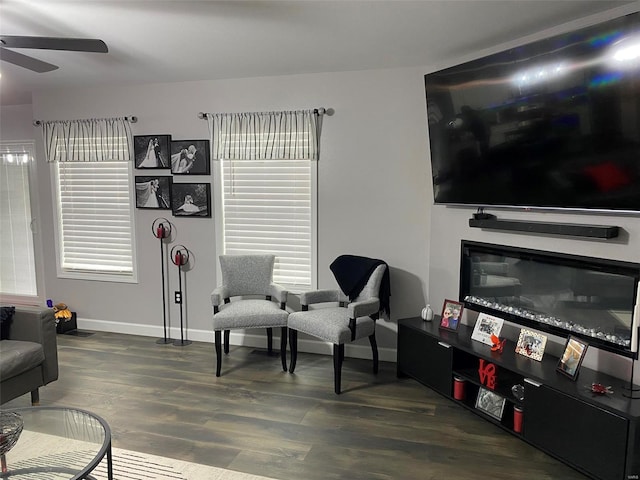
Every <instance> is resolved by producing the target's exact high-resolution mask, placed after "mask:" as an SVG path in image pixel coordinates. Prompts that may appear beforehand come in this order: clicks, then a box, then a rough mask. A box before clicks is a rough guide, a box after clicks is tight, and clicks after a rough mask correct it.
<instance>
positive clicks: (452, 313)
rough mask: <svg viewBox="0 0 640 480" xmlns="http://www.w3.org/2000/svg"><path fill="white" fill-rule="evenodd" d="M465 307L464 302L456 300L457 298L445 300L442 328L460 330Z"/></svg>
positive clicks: (441, 319) (441, 321)
mask: <svg viewBox="0 0 640 480" xmlns="http://www.w3.org/2000/svg"><path fill="white" fill-rule="evenodd" d="M463 309H464V306H463V305H462V303H460V302H456V301H455V300H445V301H444V304H443V305H442V314H441V318H440V328H444V329H445V330H452V331H456V330H458V327H459V326H460V319H461V318H462V310H463Z"/></svg>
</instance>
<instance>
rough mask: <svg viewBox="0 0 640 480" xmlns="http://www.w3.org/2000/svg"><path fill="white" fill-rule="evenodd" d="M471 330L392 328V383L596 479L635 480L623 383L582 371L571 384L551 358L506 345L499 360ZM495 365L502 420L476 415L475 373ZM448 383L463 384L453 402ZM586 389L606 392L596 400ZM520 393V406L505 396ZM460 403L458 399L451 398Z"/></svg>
mask: <svg viewBox="0 0 640 480" xmlns="http://www.w3.org/2000/svg"><path fill="white" fill-rule="evenodd" d="M472 331H473V329H472V328H471V327H468V326H466V325H461V326H460V328H459V330H458V331H457V332H452V331H447V330H441V329H440V328H439V318H438V316H436V318H434V320H433V321H432V322H425V321H423V320H422V319H421V318H407V319H403V320H400V321H399V322H398V364H397V368H398V376H405V375H408V376H410V377H413V378H415V379H416V380H418V381H419V382H420V383H422V384H424V385H426V386H428V387H430V388H432V389H433V390H435V391H436V392H438V393H441V394H442V395H444V396H446V397H447V398H450V399H451V400H452V401H454V402H457V403H458V404H460V405H461V406H463V407H465V408H468V409H470V410H472V411H474V412H475V413H477V414H478V415H480V416H482V417H483V418H485V419H486V420H488V421H490V422H491V423H494V424H495V425H498V426H499V427H501V428H503V429H505V430H507V431H509V432H511V433H512V434H513V435H515V436H516V437H519V438H521V439H522V440H524V441H526V442H528V443H530V444H531V445H533V446H535V447H537V448H539V449H540V450H543V451H544V452H546V453H548V454H550V455H552V456H554V457H556V458H558V459H559V460H561V461H562V462H564V463H566V464H568V465H570V466H572V467H573V468H575V469H577V470H579V471H581V472H582V473H584V474H586V475H588V476H589V477H591V478H594V479H598V480H634V479H640V400H633V399H630V398H627V397H625V396H623V388H622V387H623V386H624V383H625V382H624V381H623V380H620V379H618V378H615V377H611V376H609V375H605V374H603V373H599V372H596V371H594V370H590V369H588V368H585V367H582V368H581V369H580V371H579V375H578V378H577V381H575V382H574V381H572V380H571V379H569V378H567V377H565V376H564V375H562V374H561V373H559V372H557V371H556V365H557V363H558V358H557V357H553V356H551V355H548V354H546V353H545V355H544V357H543V359H542V361H541V362H538V361H535V360H532V359H530V358H527V357H524V356H522V355H519V354H517V353H515V344H514V343H513V342H511V341H507V343H506V345H505V347H504V351H503V353H502V354H499V353H497V352H492V351H491V347H490V346H488V345H485V344H483V343H480V342H477V341H475V340H472V339H471V334H472ZM480 360H483V361H484V362H483V363H484V365H485V366H486V364H487V363H492V364H493V365H495V370H496V376H497V384H496V387H495V392H496V393H497V394H499V395H501V396H502V397H504V398H506V402H505V407H504V410H503V413H502V417H501V420H498V419H496V418H493V417H491V416H489V415H486V414H485V413H484V412H483V411H481V410H478V409H476V408H475V404H476V398H477V395H478V391H479V389H480V387H481V386H482V383H481V381H480V375H479V373H478V368H479V366H480ZM454 377H459V378H461V379H463V380H464V383H465V388H464V396H463V398H461V399H460V400H456V399H455V398H454V385H453V384H454ZM592 383H600V384H602V385H604V386H612V387H613V390H614V393H613V394H605V395H596V394H594V393H592V392H591V391H590V388H589V387H590V386H591V384H592ZM513 385H523V386H524V399H523V400H518V399H516V397H515V396H514V395H513V394H512V391H511V388H512V386H513ZM457 396H460V395H457ZM514 407H520V408H522V409H523V411H524V420H523V428H522V431H521V432H519V433H517V432H515V431H514V414H513V412H514Z"/></svg>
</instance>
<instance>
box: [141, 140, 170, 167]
mask: <svg viewBox="0 0 640 480" xmlns="http://www.w3.org/2000/svg"><path fill="white" fill-rule="evenodd" d="M170 141H171V136H170V135H138V136H135V137H133V148H134V155H135V163H136V168H140V169H143V168H169V167H170V165H169V142H170Z"/></svg>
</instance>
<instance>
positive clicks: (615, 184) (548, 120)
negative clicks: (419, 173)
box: [425, 13, 640, 212]
mask: <svg viewBox="0 0 640 480" xmlns="http://www.w3.org/2000/svg"><path fill="white" fill-rule="evenodd" d="M425 90H426V100H427V123H428V129H429V140H430V146H431V163H432V172H433V187H434V199H435V203H437V204H462V205H472V206H478V207H486V206H509V207H532V208H537V207H539V208H554V209H557V208H567V209H574V210H603V211H618V212H640V13H633V14H630V15H626V16H624V17H620V18H616V19H613V20H610V21H607V22H604V23H600V24H598V25H595V26H591V27H587V28H583V29H580V30H576V31H573V32H570V33H566V34H563V35H558V36H554V37H552V38H547V39H544V40H540V41H537V42H535V43H530V44H527V45H523V46H520V47H517V48H512V49H510V50H507V51H503V52H500V53H497V54H494V55H490V56H487V57H484V58H480V59H477V60H473V61H470V62H467V63H464V64H461V65H456V66H454V67H451V68H447V69H444V70H441V71H437V72H433V73H429V74H427V75H425Z"/></svg>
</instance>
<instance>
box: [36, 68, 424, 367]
mask: <svg viewBox="0 0 640 480" xmlns="http://www.w3.org/2000/svg"><path fill="white" fill-rule="evenodd" d="M423 97H424V93H423V87H422V74H421V71H420V70H417V69H395V70H379V71H370V72H349V73H337V74H318V75H300V76H285V77H271V78H252V79H241V80H230V81H204V82H190V83H181V84H156V85H140V86H128V87H113V86H109V87H104V88H92V89H68V90H60V91H55V92H46V93H38V94H35V95H34V98H33V115H34V117H35V118H38V119H41V120H54V119H73V118H88V117H110V116H119V115H136V116H137V117H138V122H137V123H136V124H133V125H132V128H133V132H134V134H142V135H144V134H156V133H157V134H166V133H168V134H171V135H172V136H173V137H174V138H176V139H180V138H192V139H197V138H208V128H207V123H206V122H205V121H203V120H200V119H198V118H197V113H198V112H199V111H209V112H241V111H262V110H279V109H298V108H313V107H331V108H333V109H334V110H335V114H334V115H333V116H326V117H325V118H324V125H323V132H322V153H321V159H320V162H319V164H318V176H319V178H318V196H319V205H318V223H319V228H318V270H319V276H318V286H319V287H321V288H333V287H335V286H336V284H335V281H334V279H333V276H332V274H331V273H330V271H329V268H328V266H329V264H330V263H331V261H332V260H333V259H334V258H335V257H336V256H338V255H340V254H343V253H350V254H360V255H365V256H371V257H376V258H382V259H384V260H385V261H386V262H387V263H388V264H389V265H390V267H391V282H392V298H391V301H392V315H391V319H390V320H389V319H385V320H383V321H381V322H380V323H379V329H378V342H379V345H380V348H381V358H383V359H387V360H395V351H394V350H395V343H396V339H395V332H396V319H398V318H401V317H406V316H411V315H415V314H417V313H418V312H419V311H420V308H421V307H422V306H423V305H424V303H425V297H426V292H427V285H426V279H427V278H428V263H429V262H428V238H429V223H428V221H427V218H428V209H429V203H430V200H429V195H430V193H429V181H430V180H429V168H428V161H427V153H426V152H427V138H426V133H425V123H424V119H425V118H426V117H425V116H426V111H425V102H424V99H423ZM35 133H36V136H37V138H38V139H39V142H38V147H39V150H38V156H39V158H38V179H39V190H40V198H42V199H49V198H52V193H51V167H50V166H49V165H47V164H46V163H45V161H44V158H43V156H42V148H41V143H40V137H41V132H40V130H39V129H36V130H35ZM136 173H138V174H145V172H140V171H136ZM189 178H190V179H192V181H198V182H200V181H212V177H207V178H204V177H189ZM180 180H181V181H185V180H184V177H183V178H181V179H180ZM40 207H41V212H40V215H41V217H42V225H43V235H44V238H53V218H54V213H53V209H52V205H51V202H48V201H46V202H44V201H43V202H41V204H40ZM168 214H169V215H170V212H167V211H150V210H136V211H135V222H136V232H135V233H136V247H137V260H138V267H139V273H138V279H139V283H138V284H134V285H131V284H118V283H109V282H96V281H79V280H70V279H62V278H57V276H56V266H55V258H56V257H55V250H54V243H53V242H51V241H49V242H46V243H45V246H44V249H45V252H44V253H45V259H46V260H45V282H46V288H47V291H46V297H47V298H53V299H54V300H55V301H64V302H65V303H67V304H69V305H70V306H72V308H73V309H74V310H75V311H77V312H78V317H79V322H80V325H81V326H82V327H83V328H93V329H104V330H110V331H119V332H125V333H138V334H144V335H150V336H162V304H161V298H162V297H161V295H162V290H161V287H160V265H159V258H158V257H159V246H158V242H157V240H156V239H155V238H154V237H153V236H152V235H151V231H150V225H151V223H152V221H153V220H154V218H156V217H158V216H166V215H168ZM173 222H174V224H175V225H176V228H177V233H178V236H177V238H176V239H175V241H176V242H177V243H179V244H184V245H185V246H187V247H188V248H189V249H190V251H191V252H192V253H193V258H194V260H195V263H194V266H193V269H192V270H191V271H189V272H188V273H187V274H186V292H187V293H186V304H185V318H186V321H187V324H188V329H189V335H188V336H189V338H191V339H193V340H204V341H211V340H212V338H213V334H212V331H211V321H210V319H211V305H210V301H209V294H210V292H211V290H212V289H213V288H214V287H215V286H216V282H217V279H216V274H215V270H216V262H217V255H218V254H219V252H216V249H215V239H214V234H215V229H214V220H213V219H199V218H192V219H189V218H174V219H173ZM169 278H170V280H171V283H172V286H171V287H170V289H169V291H173V290H175V289H176V283H177V273H176V272H175V271H173V270H172V271H170V272H169ZM179 320H180V317H179V310H178V308H176V306H175V305H172V306H171V309H170V323H171V326H172V327H174V332H173V336H174V338H175V336H177V335H178V333H177V332H176V331H175V328H177V327H179ZM232 341H234V342H235V343H245V344H255V345H262V344H264V341H265V340H264V335H263V332H261V331H249V332H247V335H235V336H234V337H232ZM300 347H301V349H306V350H314V351H323V352H324V351H327V352H328V351H329V350H328V348H327V347H325V346H324V345H318V344H316V343H311V342H309V341H308V339H304V338H303V339H302V341H301V345H300ZM347 354H348V355H358V356H360V355H362V356H365V357H370V348H369V346H368V342H366V343H365V344H363V345H362V346H361V347H360V348H351V349H350V350H348V351H347Z"/></svg>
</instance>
